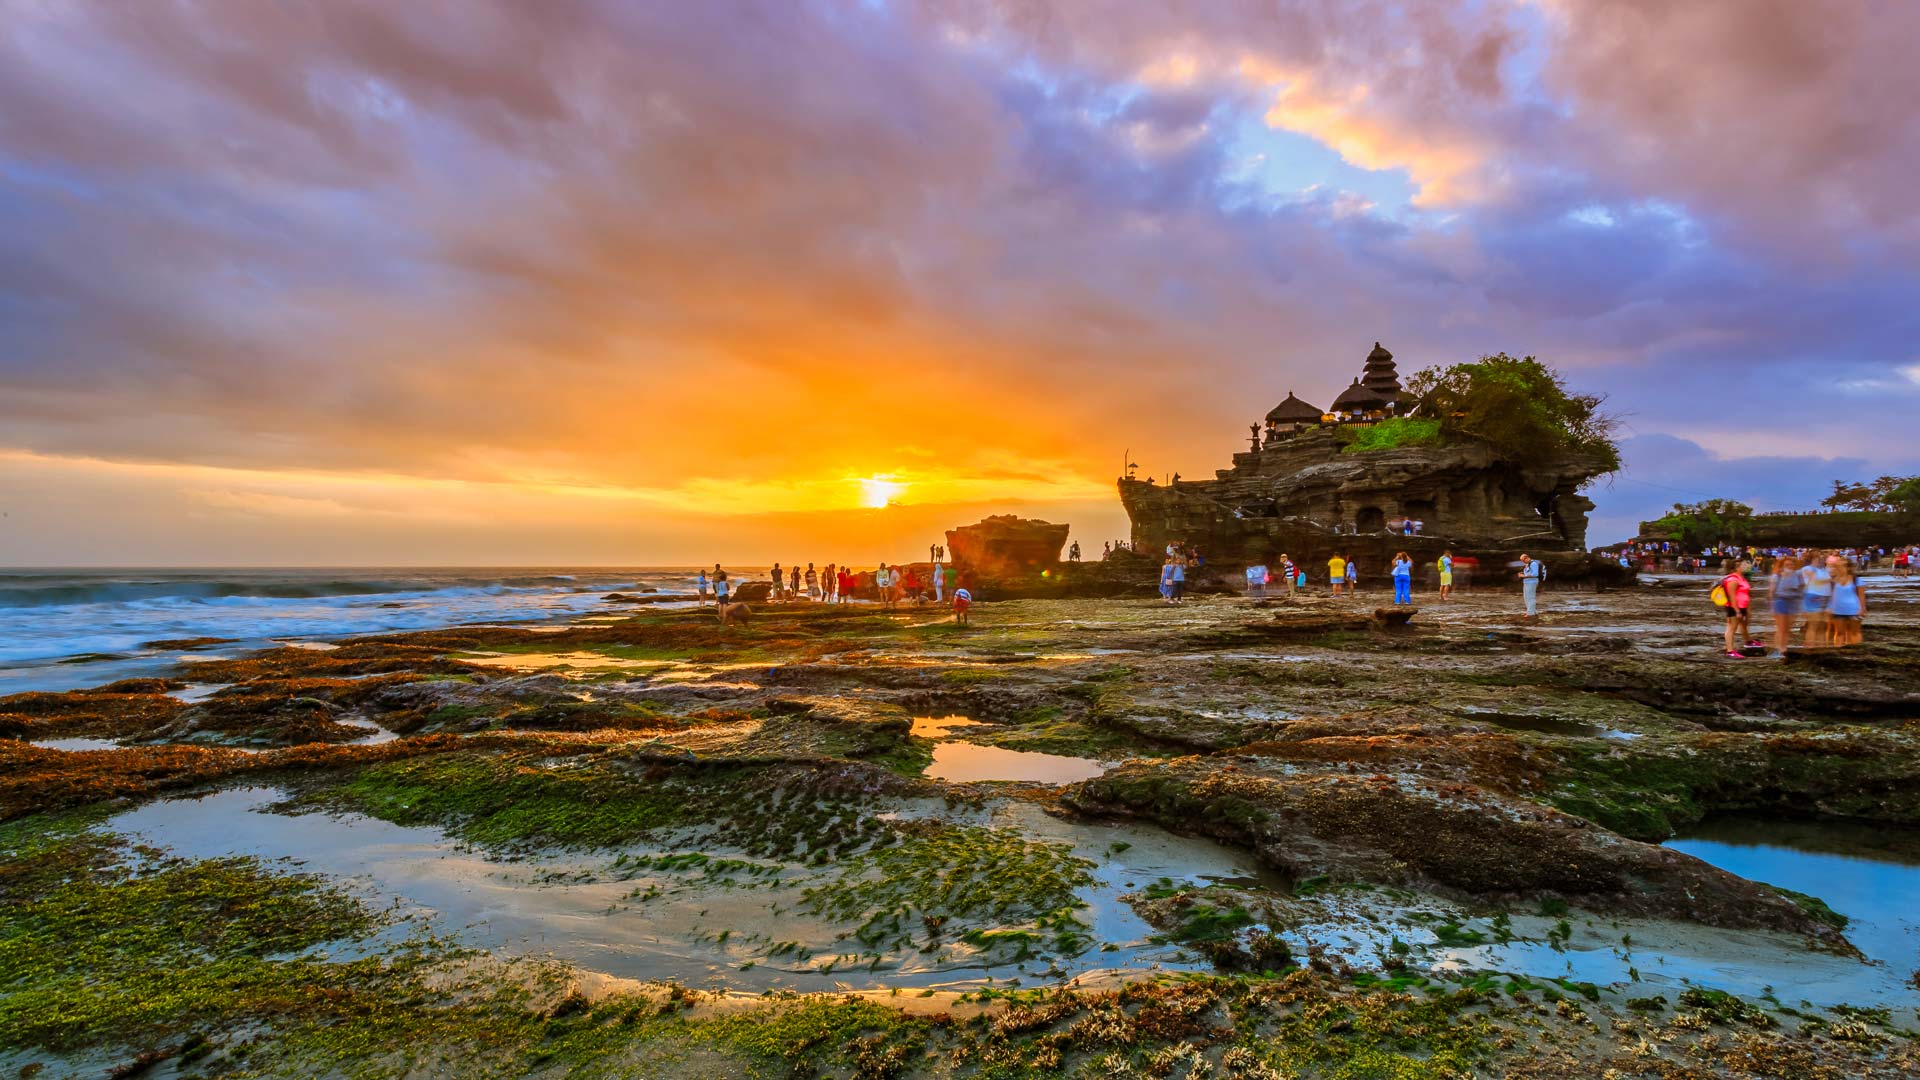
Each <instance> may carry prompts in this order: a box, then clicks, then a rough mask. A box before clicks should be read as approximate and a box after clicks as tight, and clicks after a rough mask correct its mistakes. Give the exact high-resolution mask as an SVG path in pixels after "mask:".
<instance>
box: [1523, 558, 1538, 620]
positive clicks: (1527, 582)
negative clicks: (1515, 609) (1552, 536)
mask: <svg viewBox="0 0 1920 1080" xmlns="http://www.w3.org/2000/svg"><path fill="white" fill-rule="evenodd" d="M1520 595H1521V597H1522V598H1523V599H1525V600H1526V603H1527V618H1529V619H1534V618H1538V617H1539V615H1540V563H1539V562H1538V561H1537V560H1535V559H1534V557H1533V556H1531V555H1521V556H1520Z"/></svg>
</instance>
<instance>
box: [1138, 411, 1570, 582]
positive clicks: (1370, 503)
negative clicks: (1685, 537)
mask: <svg viewBox="0 0 1920 1080" xmlns="http://www.w3.org/2000/svg"><path fill="white" fill-rule="evenodd" d="M1602 471H1603V468H1602V466H1601V465H1600V463H1599V462H1596V461H1593V460H1590V459H1584V458H1561V459H1555V460H1540V461H1514V460H1510V459H1506V458H1502V457H1500V456H1498V455H1496V454H1495V453H1494V452H1493V451H1492V450H1491V449H1489V448H1488V447H1486V446H1482V445H1478V444H1475V445H1465V446H1449V447H1438V448H1408V449H1398V450H1378V451H1371V452H1367V453H1359V454H1346V453H1342V452H1341V447H1340V444H1339V442H1338V441H1337V440H1336V439H1335V435H1334V429H1333V428H1330V427H1329V428H1316V429H1309V430H1307V431H1304V432H1302V433H1300V434H1298V435H1294V436H1292V437H1290V438H1282V439H1275V440H1272V441H1271V442H1270V443H1269V445H1267V446H1266V447H1264V448H1262V449H1260V450H1257V451H1250V452H1246V453H1241V454H1235V455H1234V457H1233V467H1232V468H1230V469H1222V470H1220V471H1219V472H1218V473H1216V474H1215V478H1214V479H1212V480H1201V481H1189V480H1181V481H1178V482H1176V483H1174V484H1172V485H1167V486H1162V485H1157V484H1151V483H1147V482H1144V481H1137V480H1122V481H1120V501H1121V503H1122V504H1123V505H1125V507H1126V509H1127V515H1128V517H1129V518H1130V519H1131V520H1132V522H1133V541H1134V544H1135V546H1136V547H1138V548H1140V549H1142V550H1146V551H1157V550H1160V549H1161V548H1162V547H1164V546H1165V545H1166V544H1168V543H1169V542H1172V541H1185V542H1188V543H1195V544H1199V545H1200V546H1201V547H1202V549H1203V550H1205V551H1206V552H1208V553H1209V555H1212V556H1215V557H1217V558H1219V559H1221V560H1223V561H1226V560H1243V561H1247V562H1258V561H1262V560H1266V559H1270V558H1272V557H1273V556H1274V555H1276V554H1278V553H1280V552H1286V553H1288V554H1292V555H1294V556H1296V557H1301V556H1303V555H1305V554H1308V553H1316V552H1319V551H1321V550H1327V551H1331V550H1335V549H1339V548H1342V547H1345V546H1350V545H1352V543H1353V541H1354V540H1355V539H1358V538H1363V537H1364V538H1372V537H1380V536H1385V535H1387V523H1388V522H1390V521H1398V520H1400V519H1404V518H1414V519H1417V520H1419V521H1421V522H1422V523H1423V527H1422V532H1423V534H1424V537H1425V538H1426V541H1427V543H1425V544H1423V545H1422V546H1429V545H1430V544H1432V543H1442V544H1449V545H1451V546H1453V547H1454V548H1456V549H1459V550H1487V551H1494V550H1536V551H1539V550H1546V551H1579V550H1581V549H1583V548H1584V547H1585V545H1586V532H1587V513H1588V511H1590V510H1592V509H1593V503H1592V502H1590V501H1589V500H1587V499H1586V498H1584V497H1583V496H1581V495H1580V494H1579V489H1580V487H1581V485H1583V484H1585V483H1586V482H1587V481H1589V480H1591V479H1592V478H1593V477H1595V476H1597V475H1599V474H1600V473H1601V472H1602ZM1336 530H1337V531H1336ZM1356 533H1357V535H1356ZM1408 539H1410V538H1408ZM1403 546H1404V545H1403Z"/></svg>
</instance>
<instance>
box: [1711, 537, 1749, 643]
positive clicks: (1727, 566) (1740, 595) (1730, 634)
mask: <svg viewBox="0 0 1920 1080" xmlns="http://www.w3.org/2000/svg"><path fill="white" fill-rule="evenodd" d="M1751 565H1752V564H1751V563H1749V562H1747V560H1745V559H1741V560H1740V561H1739V562H1735V561H1734V560H1732V559H1728V560H1727V561H1726V562H1725V563H1724V564H1722V566H1721V569H1722V570H1724V571H1726V572H1725V573H1724V574H1722V575H1721V576H1720V580H1719V581H1717V582H1715V583H1714V586H1713V593H1712V596H1713V602H1714V603H1715V604H1718V605H1720V610H1721V612H1722V613H1723V614H1725V615H1726V617H1727V657H1728V659H1731V660H1739V659H1742V658H1744V657H1745V656H1746V654H1745V653H1743V652H1741V651H1740V649H1741V647H1742V646H1744V645H1745V644H1746V643H1747V640H1748V639H1747V605H1748V604H1749V603H1750V602H1751V601H1752V600H1753V586H1752V585H1751V584H1749V583H1748V581H1747V575H1746V570H1747V568H1748V567H1749V566H1751Z"/></svg>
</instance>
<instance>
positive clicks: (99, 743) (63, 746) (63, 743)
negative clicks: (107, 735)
mask: <svg viewBox="0 0 1920 1080" xmlns="http://www.w3.org/2000/svg"><path fill="white" fill-rule="evenodd" d="M32 745H34V746H37V747H39V748H40V749H42V750H68V751H79V750H118V749H120V744H119V743H117V742H114V741H113V740H112V739H86V738H80V737H77V736H76V737H74V738H71V739H40V740H37V741H35V742H34V743H33V744H32Z"/></svg>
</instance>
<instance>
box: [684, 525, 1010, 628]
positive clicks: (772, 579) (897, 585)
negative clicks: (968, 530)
mask: <svg viewBox="0 0 1920 1080" xmlns="http://www.w3.org/2000/svg"><path fill="white" fill-rule="evenodd" d="M927 554H928V561H927V563H925V564H922V565H921V566H908V565H904V564H900V565H889V564H887V563H884V562H883V563H881V564H880V565H879V566H878V567H877V568H875V569H873V570H854V569H853V568H851V567H848V566H844V565H838V564H835V563H828V564H826V566H825V567H822V568H816V567H815V565H814V564H813V563H808V564H807V566H806V569H804V570H802V569H801V568H800V564H799V563H797V562H796V563H794V564H792V565H791V566H789V567H785V568H782V567H781V565H780V564H779V563H774V564H773V566H772V568H771V569H769V570H768V571H767V586H768V591H767V601H768V602H769V603H797V602H801V601H806V602H809V603H827V604H845V603H849V602H851V601H852V600H853V599H855V598H856V597H860V598H865V599H871V600H873V601H875V602H877V603H879V604H880V605H881V607H883V608H884V609H886V610H888V611H892V610H894V609H895V608H897V607H898V606H899V605H901V604H912V605H914V606H916V607H923V606H925V605H927V604H929V603H932V604H939V605H944V604H947V603H948V602H950V601H951V602H952V603H953V604H954V608H955V614H956V615H957V616H959V617H960V618H961V621H962V622H964V621H965V614H966V608H967V607H968V606H970V605H971V604H972V601H973V596H972V593H971V592H970V591H969V590H967V589H965V588H964V587H962V585H961V582H960V574H959V570H958V569H957V568H955V567H954V566H953V565H952V564H951V563H948V562H947V561H946V555H947V549H946V548H945V547H943V546H941V545H939V544H935V545H933V546H931V547H929V548H928V549H927ZM923 566H924V567H925V569H924V570H923V569H922V567H923ZM694 590H695V593H696V594H697V596H698V597H699V601H700V604H701V606H703V607H704V606H705V605H706V604H707V603H708V602H709V601H710V600H711V601H712V602H713V603H714V604H715V605H716V606H718V607H720V608H725V607H726V606H727V605H728V604H729V603H730V602H731V601H732V598H733V596H734V594H735V593H736V592H738V590H737V589H735V588H734V586H733V582H732V579H731V577H730V576H729V575H728V573H727V571H726V570H725V569H724V568H723V567H722V566H721V565H720V564H719V563H715V564H713V569H712V570H711V571H708V570H704V569H703V570H701V571H700V572H699V573H698V574H697V575H696V576H695V578H694ZM723 617H724V614H723Z"/></svg>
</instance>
